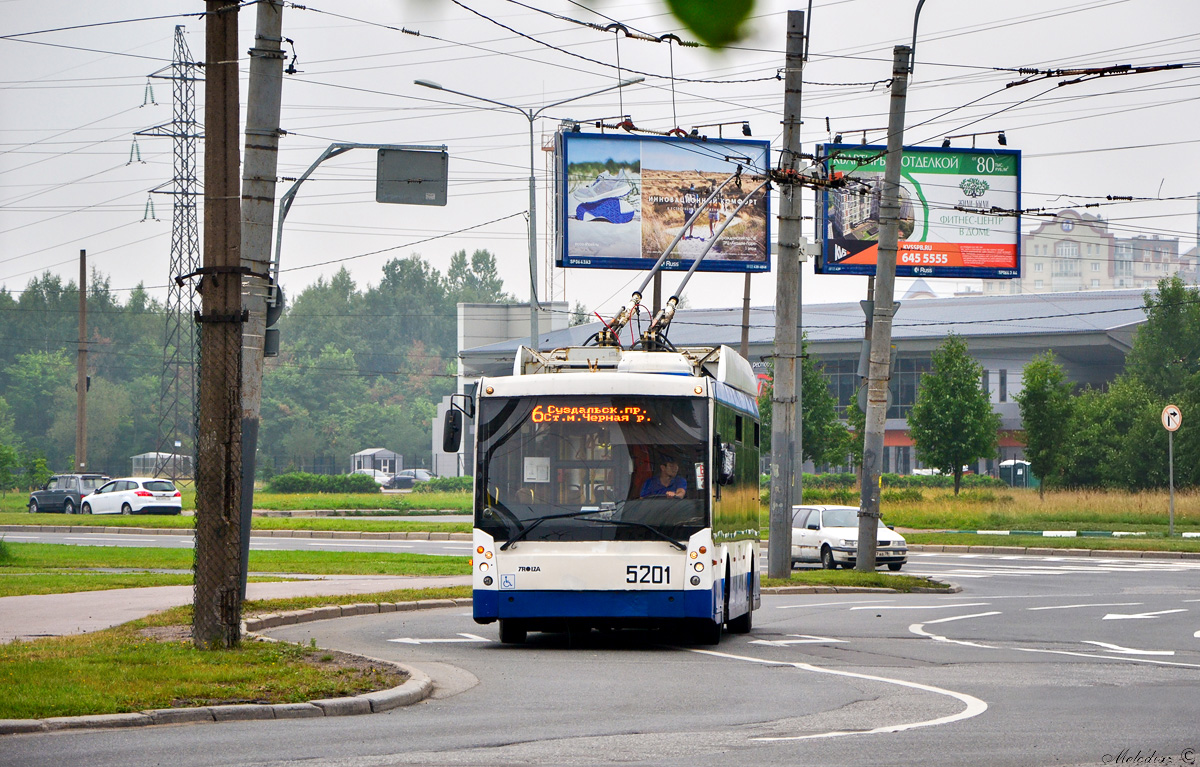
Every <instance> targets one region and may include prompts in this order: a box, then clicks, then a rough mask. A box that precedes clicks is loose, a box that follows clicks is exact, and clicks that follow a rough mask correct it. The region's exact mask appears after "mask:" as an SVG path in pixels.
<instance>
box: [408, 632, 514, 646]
mask: <svg viewBox="0 0 1200 767" xmlns="http://www.w3.org/2000/svg"><path fill="white" fill-rule="evenodd" d="M458 636H459V637H460V638H456V639H413V638H412V637H400V638H399V639H389V640H387V641H389V642H399V643H400V644H435V643H442V644H450V643H455V642H490V641H491V640H490V639H484V638H483V637H481V636H476V635H474V634H461V633H460V634H459V635H458Z"/></svg>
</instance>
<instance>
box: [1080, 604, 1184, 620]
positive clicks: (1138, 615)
mask: <svg viewBox="0 0 1200 767" xmlns="http://www.w3.org/2000/svg"><path fill="white" fill-rule="evenodd" d="M1186 612H1187V608H1186V607H1177V608H1175V609H1174V610H1158V611H1156V612H1152V613H1131V614H1125V613H1109V614H1108V615H1105V616H1104V617H1103V618H1101V620H1105V621H1128V620H1139V619H1143V618H1157V617H1158V616H1160V615H1170V614H1171V613H1186Z"/></svg>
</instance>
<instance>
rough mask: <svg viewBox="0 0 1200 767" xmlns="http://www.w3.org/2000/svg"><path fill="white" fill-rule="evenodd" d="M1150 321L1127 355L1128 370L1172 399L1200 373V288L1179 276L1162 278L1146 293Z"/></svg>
mask: <svg viewBox="0 0 1200 767" xmlns="http://www.w3.org/2000/svg"><path fill="white" fill-rule="evenodd" d="M1144 301H1145V311H1146V324H1144V325H1142V326H1141V327H1140V328H1138V331H1137V334H1136V335H1135V336H1134V338H1133V348H1132V349H1131V350H1130V352H1129V355H1128V356H1127V357H1126V358H1125V373H1126V375H1129V376H1132V377H1134V378H1136V379H1137V380H1139V381H1141V382H1143V383H1144V384H1146V386H1148V387H1149V388H1150V390H1151V391H1153V392H1154V393H1156V394H1158V395H1160V396H1162V397H1166V398H1171V397H1173V396H1175V394H1177V393H1178V392H1179V391H1181V390H1182V389H1183V386H1184V382H1185V381H1187V379H1188V378H1190V377H1191V376H1193V375H1195V374H1196V373H1197V372H1200V288H1198V287H1195V286H1192V287H1189V286H1187V285H1185V284H1184V282H1183V280H1182V279H1181V278H1180V277H1179V275H1173V276H1171V277H1170V278H1167V279H1163V280H1159V282H1158V291H1157V292H1156V293H1150V292H1147V293H1146V294H1145V298H1144Z"/></svg>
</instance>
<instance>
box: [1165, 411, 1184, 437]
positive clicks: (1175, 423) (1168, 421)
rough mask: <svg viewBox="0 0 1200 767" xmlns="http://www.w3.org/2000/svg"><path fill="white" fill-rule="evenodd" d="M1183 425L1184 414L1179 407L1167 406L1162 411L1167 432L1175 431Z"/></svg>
mask: <svg viewBox="0 0 1200 767" xmlns="http://www.w3.org/2000/svg"><path fill="white" fill-rule="evenodd" d="M1181 423H1183V413H1181V412H1179V406H1178V405H1167V406H1166V407H1164V408H1163V411H1162V425H1163V428H1164V429H1166V430H1167V431H1175V430H1176V429H1178V428H1179V425H1180V424H1181Z"/></svg>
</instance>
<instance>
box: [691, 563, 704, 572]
mask: <svg viewBox="0 0 1200 767" xmlns="http://www.w3.org/2000/svg"><path fill="white" fill-rule="evenodd" d="M692 567H694V568H696V572H698V573H702V572H704V563H703V562H697V563H696V564H694V565H692Z"/></svg>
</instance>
